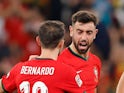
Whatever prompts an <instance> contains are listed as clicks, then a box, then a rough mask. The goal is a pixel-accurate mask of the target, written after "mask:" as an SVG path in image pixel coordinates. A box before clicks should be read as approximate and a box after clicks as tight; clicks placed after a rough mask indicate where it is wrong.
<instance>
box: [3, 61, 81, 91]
mask: <svg viewBox="0 0 124 93" xmlns="http://www.w3.org/2000/svg"><path fill="white" fill-rule="evenodd" d="M2 85H3V88H4V90H5V91H8V92H9V93H11V92H12V91H13V90H15V89H16V88H17V89H18V93H64V92H68V93H82V89H81V88H80V87H81V85H82V81H81V79H80V76H79V75H78V74H76V71H75V70H74V69H73V68H72V67H70V66H68V65H65V64H64V63H60V62H56V61H55V60H52V59H40V60H39V59H38V60H31V61H27V62H23V63H21V62H20V63H19V64H17V65H16V66H14V67H13V69H12V70H11V71H10V72H9V73H8V74H7V76H3V77H2Z"/></svg>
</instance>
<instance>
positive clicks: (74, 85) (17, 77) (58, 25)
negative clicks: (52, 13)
mask: <svg viewBox="0 0 124 93" xmlns="http://www.w3.org/2000/svg"><path fill="white" fill-rule="evenodd" d="M64 32H65V28H64V24H63V23H62V22H60V21H45V22H43V23H42V24H41V26H40V29H39V35H38V36H37V37H36V41H37V42H38V44H39V45H40V46H41V49H42V53H41V55H40V56H39V57H37V58H35V59H33V60H30V61H26V62H20V63H18V64H17V65H15V66H14V67H13V68H12V70H11V71H10V72H9V73H8V74H7V75H5V76H3V77H2V79H0V93H5V92H8V93H12V91H13V90H15V89H17V91H18V93H65V92H66V93H82V88H81V86H82V83H83V82H82V80H81V79H80V76H79V75H78V74H77V73H76V71H75V70H74V69H73V68H72V67H71V66H68V65H66V64H64V63H60V62H58V61H57V57H58V54H59V52H60V51H61V49H62V47H63V45H64V39H63V38H64Z"/></svg>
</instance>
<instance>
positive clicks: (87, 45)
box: [74, 40, 92, 54]
mask: <svg viewBox="0 0 124 93" xmlns="http://www.w3.org/2000/svg"><path fill="white" fill-rule="evenodd" d="M81 42H86V41H85V40H84V41H81ZM91 45H92V43H90V44H89V43H87V42H86V45H85V47H86V48H85V49H80V48H79V47H80V43H79V42H78V43H77V44H76V42H74V46H75V48H76V49H77V51H78V53H79V54H86V53H87V51H88V50H89V48H90V47H91Z"/></svg>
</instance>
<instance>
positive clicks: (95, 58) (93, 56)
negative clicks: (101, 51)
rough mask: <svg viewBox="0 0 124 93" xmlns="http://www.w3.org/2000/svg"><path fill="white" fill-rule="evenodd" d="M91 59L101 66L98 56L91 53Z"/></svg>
mask: <svg viewBox="0 0 124 93" xmlns="http://www.w3.org/2000/svg"><path fill="white" fill-rule="evenodd" d="M90 57H91V59H92V60H93V62H95V63H96V64H97V65H101V59H100V58H99V57H98V56H97V55H95V54H93V53H91V52H90Z"/></svg>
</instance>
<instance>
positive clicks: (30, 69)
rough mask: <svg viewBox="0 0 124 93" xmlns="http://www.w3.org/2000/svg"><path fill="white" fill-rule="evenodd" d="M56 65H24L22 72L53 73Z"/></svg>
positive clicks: (32, 73) (33, 73) (34, 73)
mask: <svg viewBox="0 0 124 93" xmlns="http://www.w3.org/2000/svg"><path fill="white" fill-rule="evenodd" d="M54 70H55V68H54V67H32V66H22V68H21V72H20V74H30V75H53V74H54Z"/></svg>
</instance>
